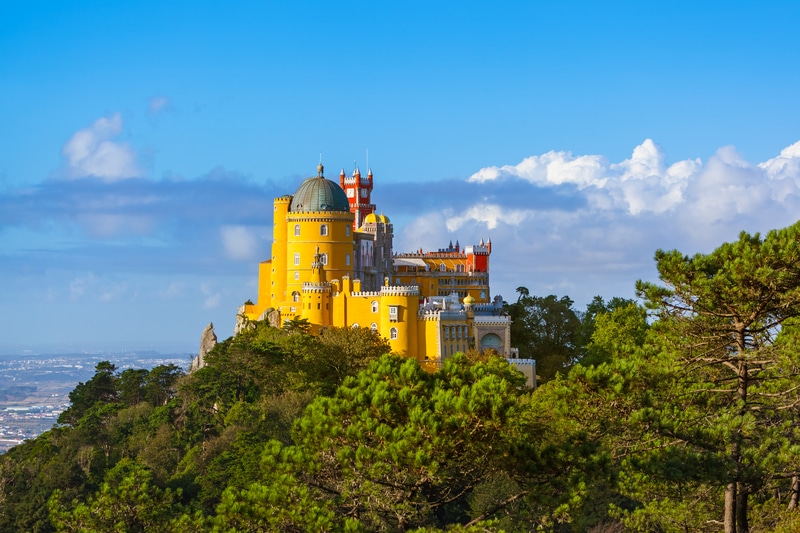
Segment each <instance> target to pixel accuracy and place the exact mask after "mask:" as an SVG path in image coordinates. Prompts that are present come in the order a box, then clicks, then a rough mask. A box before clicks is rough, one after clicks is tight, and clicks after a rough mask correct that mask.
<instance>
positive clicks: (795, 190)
mask: <svg viewBox="0 0 800 533" xmlns="http://www.w3.org/2000/svg"><path fill="white" fill-rule="evenodd" d="M156 103H158V102H156ZM164 105H167V104H164ZM122 134H123V124H122V119H121V117H120V115H118V114H114V115H111V116H108V117H104V118H100V119H98V120H97V121H95V122H94V123H93V124H92V125H91V126H89V127H88V128H85V129H82V130H80V131H77V132H76V133H75V134H74V135H72V136H71V138H70V139H69V140H68V141H67V142H66V143H65V145H64V148H63V150H62V154H63V157H64V170H65V172H63V174H59V177H58V178H53V179H48V180H45V181H42V182H40V183H38V184H36V185H34V186H27V187H25V188H20V189H0V235H2V238H3V243H4V246H3V249H2V250H0V276H2V277H3V279H4V280H6V282H7V287H9V290H8V291H7V295H6V296H7V298H6V300H7V306H10V307H8V309H12V308H14V306H19V305H20V304H21V303H22V302H30V301H37V302H42V303H43V304H45V305H47V306H48V310H49V312H53V313H57V314H60V315H61V316H62V317H70V318H69V319H70V320H74V321H75V322H76V324H75V327H81V322H82V320H83V318H82V317H83V316H85V315H86V314H90V313H92V314H94V316H95V317H96V320H101V319H103V320H105V316H106V315H107V314H108V313H109V312H108V311H107V312H105V313H104V312H101V311H100V310H101V309H106V308H108V309H112V308H113V309H115V310H116V309H120V308H125V309H126V312H127V313H128V314H130V315H133V314H134V313H135V314H136V316H137V317H139V318H137V320H145V318H142V317H147V318H146V319H147V320H150V322H152V323H151V324H150V327H152V328H158V327H162V328H163V327H165V326H161V325H160V322H159V319H158V316H160V315H159V313H161V314H163V313H164V311H163V310H159V311H154V309H155V307H153V306H168V307H169V308H170V309H174V310H175V312H178V313H179V314H181V313H184V312H185V313H188V314H187V315H186V317H185V320H186V321H187V322H188V321H190V322H191V323H192V324H194V323H198V324H201V325H204V324H205V323H207V321H208V319H209V318H210V319H213V320H214V321H215V322H221V323H223V324H224V323H225V322H226V321H227V322H230V323H231V324H232V322H233V320H234V314H235V310H236V307H237V306H238V305H240V304H241V303H242V302H243V301H244V300H246V299H247V298H255V297H256V287H255V280H256V277H257V262H258V261H262V260H264V259H267V258H268V257H269V255H270V252H269V250H270V245H271V238H272V235H271V228H272V222H273V221H272V212H273V210H272V200H273V198H274V197H276V196H280V195H284V194H287V193H291V192H292V191H293V190H295V189H296V187H297V185H299V181H298V180H297V179H296V177H291V178H287V177H283V180H282V182H281V185H275V183H274V182H273V181H268V180H258V181H256V180H253V179H250V178H248V177H246V176H244V175H242V174H239V173H236V172H230V171H226V170H225V169H223V168H216V169H212V170H210V171H209V172H208V173H206V174H205V175H202V176H197V177H194V178H192V179H185V178H181V177H175V176H166V177H163V178H161V179H154V178H152V177H149V176H146V175H144V173H142V172H141V171H140V170H139V168H138V167H137V165H136V160H137V153H136V151H135V149H134V148H133V147H131V146H130V145H128V144H126V143H123V142H120V141H119V140H118V139H119V137H120V136H121V135H122ZM421 190H422V191H424V194H420V191H421ZM373 201H374V202H375V203H376V204H377V207H378V210H379V211H380V212H382V213H384V214H386V215H388V216H389V217H390V219H391V220H392V221H393V223H394V232H395V251H397V252H404V251H414V250H419V249H420V248H423V249H424V250H426V251H427V250H436V249H438V248H442V247H445V246H447V245H448V243H449V242H451V241H452V242H453V243H455V242H456V241H458V242H459V243H460V244H461V245H462V246H466V245H469V244H477V243H478V242H479V241H480V240H481V239H483V240H484V241H486V240H488V239H491V241H492V245H493V250H492V256H491V268H492V290H493V293H494V294H502V295H503V296H504V297H506V298H507V299H510V298H513V297H514V291H515V289H516V288H517V287H519V286H526V287H528V289H529V290H530V291H531V293H533V294H538V295H547V294H557V295H559V296H564V295H566V296H570V297H572V298H573V300H575V302H576V306H577V307H578V308H582V306H583V305H585V304H586V303H588V302H589V301H590V300H591V298H592V297H593V296H594V295H601V296H603V297H606V298H610V297H613V296H623V297H633V296H634V294H633V287H634V283H635V281H636V280H637V279H648V280H654V281H655V280H656V279H657V276H656V271H655V265H654V262H653V253H654V252H655V250H656V249H659V248H662V249H672V248H676V249H679V250H681V251H682V252H684V253H687V254H693V253H697V252H708V251H710V250H712V249H713V248H715V247H717V246H718V245H719V244H721V243H722V242H725V241H729V240H732V239H735V238H736V237H737V235H738V233H739V232H740V231H742V230H744V231H748V232H750V233H755V232H766V231H768V230H770V229H773V228H779V227H784V226H787V225H789V224H792V223H793V222H795V221H796V219H797V214H798V213H800V142H798V143H795V144H792V145H791V146H788V147H786V148H784V149H782V150H780V151H779V152H778V153H777V155H776V156H775V157H773V158H770V159H768V160H766V161H763V162H749V161H747V160H746V159H745V158H744V157H743V156H742V155H741V154H739V153H738V152H737V151H736V150H735V149H734V148H733V147H730V146H726V147H722V148H719V149H718V150H717V151H716V152H715V153H713V154H711V155H710V157H708V158H707V159H705V160H703V159H701V158H696V159H687V160H682V161H676V162H670V161H669V158H668V154H667V152H666V151H665V150H664V149H663V148H661V147H660V146H658V145H657V144H656V143H655V142H653V141H652V140H650V139H646V140H645V141H644V142H642V143H641V144H640V145H639V146H636V147H634V148H633V150H632V152H631V156H630V157H629V158H627V159H624V160H623V161H619V162H612V161H609V159H608V158H607V157H605V156H603V155H591V154H590V155H576V154H572V153H570V152H555V151H551V152H546V153H543V154H540V155H532V156H530V157H526V158H524V159H523V160H522V161H519V162H516V163H509V164H506V165H502V166H490V167H486V168H481V169H476V171H475V172H474V173H473V174H472V175H470V176H465V177H463V178H460V179H458V178H448V179H437V178H436V177H435V176H432V177H429V179H428V180H426V181H425V182H419V181H417V182H398V181H393V180H392V179H391V177H390V176H387V177H384V176H383V175H382V174H381V172H380V169H376V178H375V190H374V193H373ZM69 306H83V307H74V308H69ZM98 306H99V307H98ZM104 306H106V307H104ZM0 307H2V306H0ZM159 309H161V308H159ZM180 310H183V311H180ZM9 312H10V311H9ZM115 313H116V311H114V312H112V313H111V314H112V315H114V314H115ZM109 320H110V318H109ZM24 325H25V324H20V325H19V327H24ZM223 327H225V326H223ZM231 327H232V326H231ZM223 332H224V330H223Z"/></svg>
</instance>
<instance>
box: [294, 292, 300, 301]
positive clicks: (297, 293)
mask: <svg viewBox="0 0 800 533" xmlns="http://www.w3.org/2000/svg"><path fill="white" fill-rule="evenodd" d="M292 301H293V302H299V301H300V293H299V292H297V291H294V292H293V293H292Z"/></svg>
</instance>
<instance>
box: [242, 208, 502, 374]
mask: <svg viewBox="0 0 800 533" xmlns="http://www.w3.org/2000/svg"><path fill="white" fill-rule="evenodd" d="M291 200H292V197H291V196H283V197H280V198H276V199H275V203H274V213H275V220H274V227H273V243H272V258H271V259H270V260H267V261H263V262H262V263H260V264H259V268H258V276H259V282H258V302H257V303H256V304H255V305H247V306H245V313H246V315H247V317H248V318H250V319H251V320H256V319H258V318H259V317H260V315H261V314H262V313H263V312H264V310H266V309H268V308H270V307H272V308H275V309H278V310H280V317H281V320H284V321H285V320H290V319H292V318H294V317H295V316H297V317H300V318H305V319H307V320H308V321H309V322H310V323H311V325H312V331H313V332H314V333H317V332H318V331H319V329H320V328H321V327H325V326H336V327H353V325H354V324H358V326H359V327H361V328H370V327H371V326H372V324H375V325H376V329H377V331H378V333H379V334H380V335H381V336H383V337H384V338H386V339H387V340H388V341H389V345H390V346H391V348H392V351H393V352H394V353H397V354H400V355H404V356H407V357H414V358H416V359H417V360H419V361H421V362H424V361H425V360H426V359H427V361H430V362H431V365H432V366H431V368H434V367H436V366H437V365H438V363H439V361H440V358H441V359H445V358H447V357H450V356H451V355H452V354H453V353H455V352H458V351H466V349H467V348H468V346H469V337H470V335H471V334H472V327H471V325H470V320H469V319H468V318H467V317H466V315H462V316H453V315H450V316H446V315H440V314H438V313H432V314H431V315H427V316H426V317H423V318H422V319H420V318H419V317H418V316H417V312H418V309H419V301H420V299H421V298H423V297H425V296H431V295H438V294H439V291H440V290H445V289H448V290H447V292H448V293H449V289H452V288H455V289H456V290H463V289H464V288H465V287H463V286H459V285H456V286H455V287H451V286H450V285H449V284H447V285H445V284H442V285H441V286H440V282H441V281H442V280H447V281H448V282H449V280H450V279H452V278H453V277H455V278H456V279H469V275H468V274H467V273H462V272H452V273H451V272H439V266H438V265H439V264H440V263H442V262H444V263H445V266H446V269H447V270H455V269H456V265H457V264H463V263H464V261H463V259H457V258H438V257H434V258H426V262H428V263H430V268H431V270H432V271H431V272H426V273H417V274H412V273H408V274H404V273H398V274H397V275H396V276H395V278H394V279H392V280H391V281H390V284H389V285H384V286H383V287H381V290H380V291H372V292H361V281H360V280H358V279H353V268H354V264H355V257H354V249H353V246H354V232H353V231H352V229H351V228H352V224H353V214H352V213H346V212H330V211H321V212H297V213H292V212H289V206H290V202H291ZM321 224H326V225H327V234H323V233H322V232H321V231H320V227H321ZM295 226H297V227H298V228H299V233H298V234H295ZM316 253H320V254H327V264H326V265H325V266H324V267H323V268H322V271H321V272H320V271H316V272H312V262H313V261H314V255H315V254H316ZM295 254H299V257H300V259H299V264H297V265H295V261H294V257H295ZM348 258H349V261H348ZM304 282H316V283H315V286H307V287H306V290H305V291H304V290H303V283H304ZM391 282H394V283H395V284H394V285H391ZM431 284H433V287H431V286H430V285H431ZM412 285H418V286H419V290H418V291H417V290H413V289H412V288H411V286H412ZM468 290H469V294H470V295H472V296H473V297H474V298H475V300H476V301H477V302H481V301H487V300H488V280H487V283H486V287H485V290H486V294H485V297H484V298H483V299H482V298H480V294H479V292H480V290H484V288H483V287H469V288H468ZM295 291H296V292H297V293H298V300H299V301H292V293H293V292H295ZM373 302H377V311H374V310H373ZM392 307H396V308H397V315H396V317H395V318H392V317H391V316H390V309H391V308H392ZM392 328H394V329H396V332H397V333H396V337H395V338H392V334H391V330H392ZM444 328H447V329H444ZM450 328H455V331H456V335H455V336H452V335H451V334H450V332H451V329H450ZM445 331H446V332H447V334H445ZM458 332H460V333H461V334H460V336H459V334H458Z"/></svg>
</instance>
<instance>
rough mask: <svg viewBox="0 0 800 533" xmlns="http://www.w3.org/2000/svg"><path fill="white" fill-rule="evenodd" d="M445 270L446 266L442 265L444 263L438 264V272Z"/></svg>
mask: <svg viewBox="0 0 800 533" xmlns="http://www.w3.org/2000/svg"><path fill="white" fill-rule="evenodd" d="M446 270H447V267H446V266H444V263H442V264H440V265H439V272H445V271H446Z"/></svg>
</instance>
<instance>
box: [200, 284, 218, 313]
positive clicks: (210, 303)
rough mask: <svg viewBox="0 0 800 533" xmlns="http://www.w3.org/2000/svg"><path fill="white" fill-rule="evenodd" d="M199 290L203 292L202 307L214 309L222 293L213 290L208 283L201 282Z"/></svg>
mask: <svg viewBox="0 0 800 533" xmlns="http://www.w3.org/2000/svg"><path fill="white" fill-rule="evenodd" d="M200 292H202V293H203V297H204V299H203V309H215V308H216V307H219V304H220V303H221V302H222V293H221V292H220V291H218V290H215V289H214V287H212V285H211V284H210V283H202V284H201V285H200Z"/></svg>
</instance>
